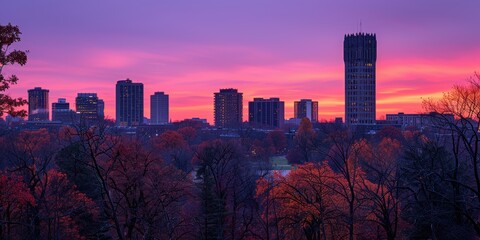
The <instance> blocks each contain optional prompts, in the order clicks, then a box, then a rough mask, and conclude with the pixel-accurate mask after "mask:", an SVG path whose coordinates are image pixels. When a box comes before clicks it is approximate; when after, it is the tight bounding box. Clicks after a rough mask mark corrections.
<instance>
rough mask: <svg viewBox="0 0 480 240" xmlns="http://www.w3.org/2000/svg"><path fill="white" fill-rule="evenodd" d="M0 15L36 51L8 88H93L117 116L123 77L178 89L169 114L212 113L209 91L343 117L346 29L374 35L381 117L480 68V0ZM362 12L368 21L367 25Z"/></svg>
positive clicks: (39, 8) (289, 111) (121, 0)
mask: <svg viewBox="0 0 480 240" xmlns="http://www.w3.org/2000/svg"><path fill="white" fill-rule="evenodd" d="M1 8H2V10H1V14H0V24H2V25H5V24H7V23H12V24H14V25H18V26H19V27H20V29H21V31H22V32H23V34H22V41H21V42H20V43H18V44H16V45H15V46H14V47H15V48H17V49H22V50H29V54H28V58H29V59H28V63H27V65H25V66H24V67H6V68H5V69H4V73H5V74H13V73H14V74H16V75H17V76H18V77H19V78H20V81H19V84H18V85H16V86H13V88H12V89H11V90H10V91H9V92H8V93H9V94H11V95H12V96H15V97H25V98H26V97H27V89H30V88H33V87H36V86H38V87H42V88H46V89H49V90H50V104H51V103H52V102H56V100H57V98H67V101H68V102H70V106H71V107H72V108H74V106H75V96H76V93H78V92H96V93H98V95H99V97H100V98H103V99H104V100H105V105H106V107H105V108H106V109H105V111H106V113H105V114H106V116H110V117H111V118H114V116H115V84H116V82H117V81H118V80H123V79H126V78H130V79H132V80H133V81H134V82H142V83H143V84H144V88H145V96H144V99H145V117H148V118H149V117H150V95H151V94H153V92H156V91H164V92H166V93H167V94H169V95H170V118H171V119H172V120H181V119H185V118H191V117H200V118H207V119H208V120H209V122H210V123H212V120H213V93H214V92H216V91H218V90H219V89H220V88H237V89H239V91H240V92H243V98H244V99H243V100H244V115H243V119H244V120H248V119H247V118H248V117H247V116H248V115H247V114H246V112H247V111H248V109H247V106H248V104H247V103H248V101H250V100H252V99H253V98H254V97H266V98H269V97H279V98H280V99H281V100H283V101H285V106H286V109H285V111H286V112H285V117H286V118H291V117H293V101H295V100H299V99H301V98H311V99H314V100H316V101H319V118H320V119H323V120H330V119H333V118H334V117H337V116H338V117H344V64H343V38H344V35H345V34H347V33H355V32H358V31H363V32H368V33H376V36H377V48H378V57H377V118H378V119H381V118H382V117H384V116H385V114H386V113H396V112H399V111H403V112H408V113H417V112H421V111H423V110H422V108H421V102H422V99H425V98H429V97H437V96H440V95H441V94H442V92H444V91H448V90H449V89H450V88H451V86H452V85H453V84H458V83H462V82H464V81H465V80H466V79H468V78H469V77H470V76H472V75H473V73H474V72H475V71H480V27H479V24H480V14H479V10H480V1H478V0H465V1H453V0H448V1H447V0H436V1H433V0H431V1H427V0H425V1H414V0H407V1H401V0H392V1H385V0H372V1H370V0H369V1H366V0H364V1H358V0H349V1H333V0H316V1H310V0H305V1H301V0H298V1H293V0H241V1H240V0H238V1H233V0H232V1H227V0H215V1H213V0H201V1H198V0H171V1H170V0H169V1H158V0H157V1H153V0H151V1H150V0H145V1H125V0H100V1H99V0H83V1H65V0H56V1H53V0H46V1H37V0H15V1H3V3H2V4H1ZM360 22H361V27H360Z"/></svg>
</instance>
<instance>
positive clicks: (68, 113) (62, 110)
mask: <svg viewBox="0 0 480 240" xmlns="http://www.w3.org/2000/svg"><path fill="white" fill-rule="evenodd" d="M75 115H76V114H75V112H74V111H72V110H71V109H70V103H68V102H67V100H66V99H65V98H59V99H58V101H57V102H54V103H52V121H60V122H62V123H73V122H74V120H75Z"/></svg>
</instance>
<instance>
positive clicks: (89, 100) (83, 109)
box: [75, 93, 100, 123]
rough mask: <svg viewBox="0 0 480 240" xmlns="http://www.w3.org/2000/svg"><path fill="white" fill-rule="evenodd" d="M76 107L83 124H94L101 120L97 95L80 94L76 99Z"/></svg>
mask: <svg viewBox="0 0 480 240" xmlns="http://www.w3.org/2000/svg"><path fill="white" fill-rule="evenodd" d="M75 105H76V108H77V113H78V114H80V121H81V122H82V123H85V122H88V123H93V122H96V121H98V120H99V119H100V118H99V114H98V96H97V94H96V93H78V94H77V98H75Z"/></svg>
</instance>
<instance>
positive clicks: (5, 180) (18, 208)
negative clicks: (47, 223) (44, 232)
mask: <svg viewBox="0 0 480 240" xmlns="http://www.w3.org/2000/svg"><path fill="white" fill-rule="evenodd" d="M29 205H35V200H34V198H33V196H32V195H31V194H30V192H29V190H28V188H27V185H26V184H25V183H24V182H23V179H22V178H21V177H19V176H16V175H12V174H10V175H7V173H5V172H2V173H1V175H0V239H11V238H12V237H13V236H16V235H18V234H19V233H20V232H21V231H22V226H20V225H19V224H20V223H21V222H23V221H24V219H25V218H26V210H27V207H28V206H29Z"/></svg>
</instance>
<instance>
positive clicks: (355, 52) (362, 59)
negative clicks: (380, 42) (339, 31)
mask: <svg viewBox="0 0 480 240" xmlns="http://www.w3.org/2000/svg"><path fill="white" fill-rule="evenodd" d="M343 60H344V62H345V123H346V124H347V125H373V124H375V123H376V120H375V112H376V107H375V103H376V100H375V95H376V93H375V92H376V90H375V85H376V79H375V66H376V61H377V40H376V36H375V34H368V33H356V34H350V35H345V39H344V42H343Z"/></svg>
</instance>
